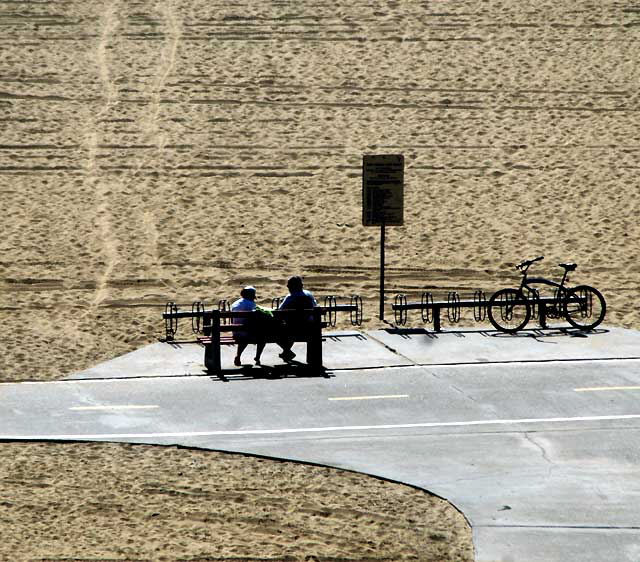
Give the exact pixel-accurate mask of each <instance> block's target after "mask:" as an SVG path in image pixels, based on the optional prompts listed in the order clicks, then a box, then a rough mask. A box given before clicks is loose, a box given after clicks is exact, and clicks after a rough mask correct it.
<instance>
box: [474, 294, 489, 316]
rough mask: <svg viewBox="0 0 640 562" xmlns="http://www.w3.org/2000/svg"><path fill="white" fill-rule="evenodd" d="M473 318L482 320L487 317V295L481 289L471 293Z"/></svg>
mask: <svg viewBox="0 0 640 562" xmlns="http://www.w3.org/2000/svg"><path fill="white" fill-rule="evenodd" d="M473 303H474V305H473V319H474V320H475V321H476V322H484V319H485V318H486V317H487V296H486V295H485V293H484V291H483V290H482V289H478V290H477V291H474V293H473Z"/></svg>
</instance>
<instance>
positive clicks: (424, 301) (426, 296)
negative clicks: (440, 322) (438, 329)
mask: <svg viewBox="0 0 640 562" xmlns="http://www.w3.org/2000/svg"><path fill="white" fill-rule="evenodd" d="M420 304H421V305H422V308H421V309H420V316H421V317H422V321H423V322H424V323H425V324H430V323H431V322H433V294H432V293H430V292H428V291H427V292H424V293H422V296H421V297H420Z"/></svg>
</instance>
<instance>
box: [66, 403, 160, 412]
mask: <svg viewBox="0 0 640 562" xmlns="http://www.w3.org/2000/svg"><path fill="white" fill-rule="evenodd" d="M159 407H160V406H157V405H151V404H149V405H139V406H138V405H135V404H131V405H126V404H124V405H122V406H118V405H113V406H72V407H71V408H69V410H73V411H75V412H86V411H90V410H151V409H154V408H159Z"/></svg>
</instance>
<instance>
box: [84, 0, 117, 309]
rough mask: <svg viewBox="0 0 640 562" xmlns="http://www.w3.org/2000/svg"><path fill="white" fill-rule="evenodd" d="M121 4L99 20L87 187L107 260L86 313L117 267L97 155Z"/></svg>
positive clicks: (110, 94) (113, 95)
mask: <svg viewBox="0 0 640 562" xmlns="http://www.w3.org/2000/svg"><path fill="white" fill-rule="evenodd" d="M119 7H120V2H119V1H115V2H112V3H109V4H107V5H106V7H105V10H104V12H103V14H102V18H101V20H100V26H101V29H100V36H99V40H98V45H97V47H96V55H95V62H96V66H97V70H98V76H99V78H100V82H101V84H102V91H103V100H104V104H103V107H102V109H101V110H100V111H99V112H98V113H97V114H96V115H89V117H88V122H89V131H90V132H89V133H88V134H87V135H86V137H85V147H86V149H87V166H86V177H85V185H86V187H87V188H88V189H90V190H93V195H94V201H95V215H94V221H95V225H96V227H97V235H98V236H99V238H100V243H101V247H102V253H103V257H104V263H105V265H104V269H103V270H102V272H101V273H100V274H98V275H97V278H96V290H95V293H94V296H93V300H92V301H91V303H90V308H89V311H88V312H87V314H89V313H91V312H95V310H96V309H97V308H98V306H99V305H100V303H101V302H103V301H104V300H105V299H106V298H107V296H108V294H109V289H108V281H109V278H110V277H111V274H112V272H113V270H114V269H115V267H116V266H117V265H118V262H119V261H120V260H119V252H118V239H117V236H116V234H115V231H114V228H113V216H112V210H111V206H110V202H109V185H108V184H107V183H106V182H105V181H104V178H101V177H100V171H99V168H98V165H97V161H96V156H97V152H98V147H99V145H100V132H99V130H98V123H99V122H100V119H101V118H102V116H104V115H105V114H106V113H107V112H108V111H109V110H110V109H111V108H112V107H113V106H114V105H115V104H116V103H117V102H118V87H117V86H116V84H115V82H114V79H113V77H112V76H111V72H110V64H109V63H110V61H109V56H108V54H107V48H108V46H109V43H110V42H111V41H112V39H113V36H114V34H115V32H116V30H117V28H118V26H119V24H120V21H119V19H118V15H117V14H118V10H119Z"/></svg>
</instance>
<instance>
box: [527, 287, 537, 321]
mask: <svg viewBox="0 0 640 562" xmlns="http://www.w3.org/2000/svg"><path fill="white" fill-rule="evenodd" d="M525 296H526V298H527V301H529V303H530V305H531V319H532V320H537V319H538V318H539V317H540V291H538V289H534V288H530V289H527V294H526V295H525Z"/></svg>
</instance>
